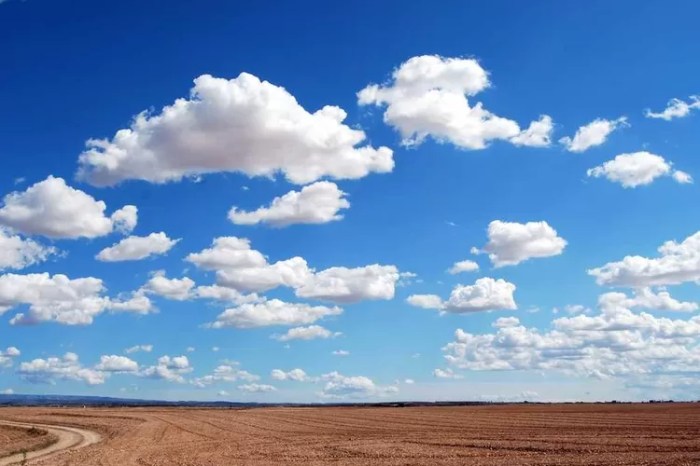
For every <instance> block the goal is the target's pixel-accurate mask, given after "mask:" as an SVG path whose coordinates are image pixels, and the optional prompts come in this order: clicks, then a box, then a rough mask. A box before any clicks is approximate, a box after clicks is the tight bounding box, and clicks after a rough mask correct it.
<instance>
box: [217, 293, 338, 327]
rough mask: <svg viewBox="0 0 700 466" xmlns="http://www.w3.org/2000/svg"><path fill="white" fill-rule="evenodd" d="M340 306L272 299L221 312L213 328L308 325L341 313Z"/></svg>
mask: <svg viewBox="0 0 700 466" xmlns="http://www.w3.org/2000/svg"><path fill="white" fill-rule="evenodd" d="M342 312H343V310H342V309H341V308H339V307H327V306H310V305H308V304H303V303H287V302H284V301H281V300H279V299H271V300H268V301H264V302H262V303H251V304H243V305H241V306H238V307H236V308H231V309H226V310H225V311H224V312H222V313H221V314H219V316H218V317H217V318H216V320H215V321H214V322H212V323H211V324H209V326H210V327H212V328H223V327H236V328H252V327H265V326H270V325H287V326H292V325H308V324H312V323H314V322H316V321H317V320H319V319H322V318H324V317H327V316H334V315H339V314H341V313H342Z"/></svg>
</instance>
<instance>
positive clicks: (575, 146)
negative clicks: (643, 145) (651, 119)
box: [559, 117, 629, 152]
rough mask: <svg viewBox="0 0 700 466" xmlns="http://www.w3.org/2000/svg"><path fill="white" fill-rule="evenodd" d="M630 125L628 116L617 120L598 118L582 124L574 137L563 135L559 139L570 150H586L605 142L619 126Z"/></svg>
mask: <svg viewBox="0 0 700 466" xmlns="http://www.w3.org/2000/svg"><path fill="white" fill-rule="evenodd" d="M626 126H629V123H627V117H620V118H618V119H616V120H606V119H604V118H597V119H595V120H593V121H592V122H590V123H588V124H587V125H584V126H581V127H580V128H579V129H578V130H577V131H576V134H574V137H573V139H572V138H570V137H568V136H567V137H563V138H561V139H560V140H559V142H560V143H561V144H563V145H564V147H566V150H568V151H569V152H585V151H587V150H588V149H590V148H591V147H595V146H599V145H601V144H603V143H604V142H605V141H606V140H607V139H608V136H610V134H611V133H612V132H613V131H615V130H616V129H619V128H624V127H626Z"/></svg>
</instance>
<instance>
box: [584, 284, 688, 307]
mask: <svg viewBox="0 0 700 466" xmlns="http://www.w3.org/2000/svg"><path fill="white" fill-rule="evenodd" d="M598 304H599V305H600V307H601V308H603V309H611V308H628V309H634V308H643V309H655V310H659V311H676V312H693V311H697V310H698V304H697V303H692V302H687V301H678V300H677V299H675V298H673V297H672V296H671V294H670V293H669V292H668V291H666V290H660V291H657V292H654V291H653V290H652V289H651V288H648V287H645V288H638V289H636V290H634V291H633V296H632V297H628V296H627V295H626V294H624V293H618V292H610V293H605V294H603V295H601V296H600V299H599V300H598Z"/></svg>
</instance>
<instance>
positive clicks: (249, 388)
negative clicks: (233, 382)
mask: <svg viewBox="0 0 700 466" xmlns="http://www.w3.org/2000/svg"><path fill="white" fill-rule="evenodd" d="M238 389H239V390H240V391H242V392H248V393H269V392H274V391H277V389H276V388H275V387H273V386H272V385H267V384H259V383H248V384H244V385H239V386H238Z"/></svg>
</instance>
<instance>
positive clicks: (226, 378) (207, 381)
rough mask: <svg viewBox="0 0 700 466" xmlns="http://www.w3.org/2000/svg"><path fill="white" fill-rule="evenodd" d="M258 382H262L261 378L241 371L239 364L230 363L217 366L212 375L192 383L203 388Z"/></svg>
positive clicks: (194, 380) (198, 378)
mask: <svg viewBox="0 0 700 466" xmlns="http://www.w3.org/2000/svg"><path fill="white" fill-rule="evenodd" d="M256 380H260V377H259V376H257V375H255V374H251V373H250V372H248V371H245V370H243V369H241V368H240V367H239V364H238V362H236V361H229V362H228V363H227V364H221V365H219V366H217V367H216V368H215V369H214V372H212V373H211V374H208V375H205V376H203V377H197V378H196V379H193V380H192V383H193V384H194V385H196V386H197V387H200V388H203V387H207V386H209V385H212V384H215V383H220V382H239V381H245V382H255V381H256Z"/></svg>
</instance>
